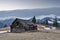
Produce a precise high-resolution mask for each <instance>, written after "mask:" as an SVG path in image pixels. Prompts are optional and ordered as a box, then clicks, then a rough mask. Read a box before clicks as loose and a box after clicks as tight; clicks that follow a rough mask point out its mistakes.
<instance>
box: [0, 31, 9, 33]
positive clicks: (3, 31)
mask: <svg viewBox="0 0 60 40" xmlns="http://www.w3.org/2000/svg"><path fill="white" fill-rule="evenodd" d="M7 32H10V30H6V31H0V33H7Z"/></svg>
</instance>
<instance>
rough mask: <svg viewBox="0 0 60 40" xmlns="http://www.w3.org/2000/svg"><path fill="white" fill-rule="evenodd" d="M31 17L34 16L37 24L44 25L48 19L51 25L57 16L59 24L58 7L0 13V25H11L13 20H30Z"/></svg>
mask: <svg viewBox="0 0 60 40" xmlns="http://www.w3.org/2000/svg"><path fill="white" fill-rule="evenodd" d="M33 16H36V19H37V23H38V22H39V23H44V22H45V20H46V19H48V22H49V23H50V24H52V23H53V21H54V18H55V16H57V20H58V23H60V7H55V8H43V9H24V10H20V9H17V10H8V11H0V22H1V25H2V24H3V25H5V24H7V25H11V23H12V22H13V21H14V20H15V18H21V19H27V20H32V17H33Z"/></svg>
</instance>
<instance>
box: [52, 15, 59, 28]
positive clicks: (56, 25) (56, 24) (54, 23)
mask: <svg viewBox="0 0 60 40" xmlns="http://www.w3.org/2000/svg"><path fill="white" fill-rule="evenodd" d="M53 26H54V27H58V22H57V17H56V16H55V19H54V22H53Z"/></svg>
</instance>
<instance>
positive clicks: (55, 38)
mask: <svg viewBox="0 0 60 40" xmlns="http://www.w3.org/2000/svg"><path fill="white" fill-rule="evenodd" d="M9 29H10V28H9V27H7V28H2V29H0V30H9ZM0 40H60V30H53V31H52V30H51V31H46V30H39V32H23V33H3V34H0Z"/></svg>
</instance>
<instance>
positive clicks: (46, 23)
mask: <svg viewBox="0 0 60 40" xmlns="http://www.w3.org/2000/svg"><path fill="white" fill-rule="evenodd" d="M32 22H33V23H34V24H35V23H36V17H35V16H34V17H33V18H32ZM45 25H49V23H48V20H47V19H46V20H45ZM53 26H54V27H58V22H57V17H56V16H55V18H54V21H53Z"/></svg>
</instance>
